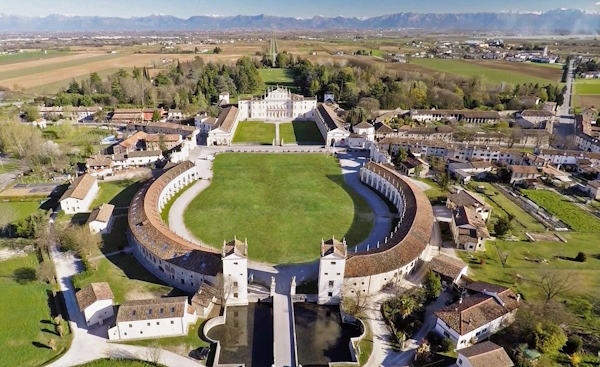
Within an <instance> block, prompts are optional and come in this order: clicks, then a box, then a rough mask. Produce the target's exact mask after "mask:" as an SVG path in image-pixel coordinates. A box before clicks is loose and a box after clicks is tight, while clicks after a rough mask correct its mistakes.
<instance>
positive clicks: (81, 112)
mask: <svg viewBox="0 0 600 367" xmlns="http://www.w3.org/2000/svg"><path fill="white" fill-rule="evenodd" d="M101 110H102V107H83V106H81V107H78V108H77V111H75V113H76V115H77V121H79V122H92V121H94V116H95V115H96V113H97V112H98V111H101Z"/></svg>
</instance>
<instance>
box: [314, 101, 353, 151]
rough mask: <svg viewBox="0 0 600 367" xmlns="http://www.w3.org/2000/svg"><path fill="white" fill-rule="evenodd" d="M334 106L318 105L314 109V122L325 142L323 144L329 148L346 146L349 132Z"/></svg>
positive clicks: (339, 110)
mask: <svg viewBox="0 0 600 367" xmlns="http://www.w3.org/2000/svg"><path fill="white" fill-rule="evenodd" d="M342 111H343V110H341V109H340V108H338V107H337V106H336V105H334V104H329V103H327V104H320V105H319V106H318V107H317V108H316V109H315V122H316V123H317V127H318V128H319V131H321V135H322V136H323V139H324V140H325V144H326V145H329V146H332V147H333V146H346V145H347V144H348V138H349V137H350V131H348V125H349V124H348V123H346V122H345V121H344V120H343V119H342V118H341V117H340V116H339V115H338V112H342Z"/></svg>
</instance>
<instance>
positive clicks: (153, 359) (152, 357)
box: [144, 342, 162, 366]
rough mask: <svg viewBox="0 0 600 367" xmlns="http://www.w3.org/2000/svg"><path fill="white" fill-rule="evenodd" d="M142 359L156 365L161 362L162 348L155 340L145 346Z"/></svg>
mask: <svg viewBox="0 0 600 367" xmlns="http://www.w3.org/2000/svg"><path fill="white" fill-rule="evenodd" d="M144 357H145V358H144V359H145V360H147V361H148V362H150V363H152V364H154V365H155V366H158V365H160V364H161V360H162V349H160V346H159V345H158V343H157V342H153V343H152V344H151V345H150V346H149V347H147V348H146V350H145V352H144Z"/></svg>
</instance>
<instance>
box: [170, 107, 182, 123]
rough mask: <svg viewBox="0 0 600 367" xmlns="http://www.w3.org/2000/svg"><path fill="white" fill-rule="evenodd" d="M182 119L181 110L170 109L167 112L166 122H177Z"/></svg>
mask: <svg viewBox="0 0 600 367" xmlns="http://www.w3.org/2000/svg"><path fill="white" fill-rule="evenodd" d="M183 119H184V116H183V111H181V110H175V109H170V110H169V111H168V112H167V121H179V120H183Z"/></svg>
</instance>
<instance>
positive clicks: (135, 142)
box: [112, 131, 148, 154]
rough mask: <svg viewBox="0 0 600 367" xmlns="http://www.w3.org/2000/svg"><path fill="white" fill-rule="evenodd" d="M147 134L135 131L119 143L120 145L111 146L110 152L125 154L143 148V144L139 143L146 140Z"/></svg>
mask: <svg viewBox="0 0 600 367" xmlns="http://www.w3.org/2000/svg"><path fill="white" fill-rule="evenodd" d="M147 136H148V134H146V133H145V132H143V131H137V132H135V133H134V134H132V135H131V136H129V137H128V138H127V139H125V140H123V141H121V142H120V143H118V144H116V145H113V147H112V150H113V153H114V154H127V153H129V152H133V151H136V150H138V149H141V148H142V147H143V144H141V143H140V141H141V140H144V139H146V137H147Z"/></svg>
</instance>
